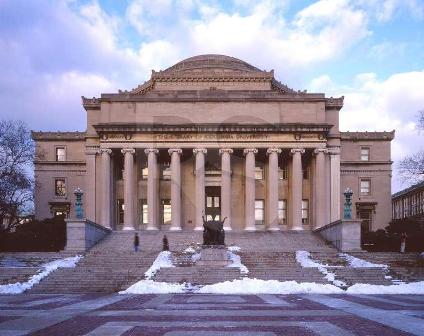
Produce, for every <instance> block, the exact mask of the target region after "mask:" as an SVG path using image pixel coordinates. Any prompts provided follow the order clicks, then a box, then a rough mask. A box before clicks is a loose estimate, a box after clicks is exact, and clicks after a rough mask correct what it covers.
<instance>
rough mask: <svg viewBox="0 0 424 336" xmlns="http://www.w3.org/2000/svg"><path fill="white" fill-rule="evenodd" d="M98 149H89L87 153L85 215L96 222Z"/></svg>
mask: <svg viewBox="0 0 424 336" xmlns="http://www.w3.org/2000/svg"><path fill="white" fill-rule="evenodd" d="M98 153H99V150H98V149H97V148H87V149H86V152H85V160H86V171H85V214H86V217H87V219H88V220H90V221H92V222H95V223H97V221H96V155H97V154H98Z"/></svg>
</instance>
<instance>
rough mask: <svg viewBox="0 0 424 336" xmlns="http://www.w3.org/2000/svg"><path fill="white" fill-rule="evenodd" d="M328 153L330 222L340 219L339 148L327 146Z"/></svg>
mask: <svg viewBox="0 0 424 336" xmlns="http://www.w3.org/2000/svg"><path fill="white" fill-rule="evenodd" d="M328 152H329V154H330V202H331V203H330V222H335V221H337V220H339V219H340V197H341V193H340V148H338V147H333V148H329V151H328Z"/></svg>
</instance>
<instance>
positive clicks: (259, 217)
mask: <svg viewBox="0 0 424 336" xmlns="http://www.w3.org/2000/svg"><path fill="white" fill-rule="evenodd" d="M263 223H264V200H255V224H263Z"/></svg>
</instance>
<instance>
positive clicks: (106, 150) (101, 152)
mask: <svg viewBox="0 0 424 336" xmlns="http://www.w3.org/2000/svg"><path fill="white" fill-rule="evenodd" d="M99 153H100V154H109V155H111V154H112V150H111V149H110V148H100V149H99Z"/></svg>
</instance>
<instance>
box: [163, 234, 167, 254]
mask: <svg viewBox="0 0 424 336" xmlns="http://www.w3.org/2000/svg"><path fill="white" fill-rule="evenodd" d="M162 245H163V246H162V251H169V243H168V238H167V237H166V235H164V236H163V239H162Z"/></svg>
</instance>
